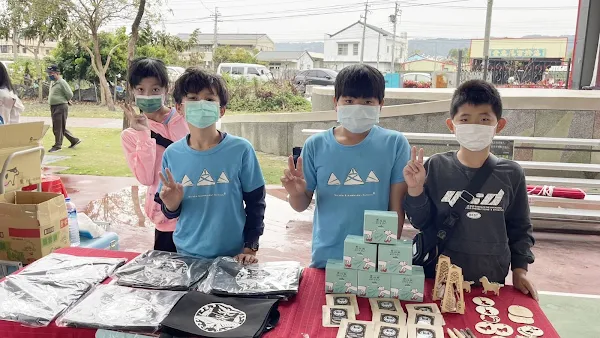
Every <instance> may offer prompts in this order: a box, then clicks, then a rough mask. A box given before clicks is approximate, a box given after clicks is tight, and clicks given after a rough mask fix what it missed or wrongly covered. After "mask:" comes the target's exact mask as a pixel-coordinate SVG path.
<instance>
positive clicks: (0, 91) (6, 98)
mask: <svg viewBox="0 0 600 338" xmlns="http://www.w3.org/2000/svg"><path fill="white" fill-rule="evenodd" d="M24 110H25V106H23V103H22V102H21V100H19V97H18V96H17V94H16V93H15V91H14V89H13V86H12V83H11V81H10V77H9V76H8V71H6V67H4V64H3V63H2V62H0V125H2V124H14V123H19V117H20V116H21V113H22V112H23V111H24Z"/></svg>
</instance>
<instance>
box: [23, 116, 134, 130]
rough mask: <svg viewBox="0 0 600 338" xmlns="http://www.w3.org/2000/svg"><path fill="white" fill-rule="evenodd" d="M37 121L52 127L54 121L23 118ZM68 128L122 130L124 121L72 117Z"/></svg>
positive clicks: (27, 120) (40, 118) (32, 117)
mask: <svg viewBox="0 0 600 338" xmlns="http://www.w3.org/2000/svg"><path fill="white" fill-rule="evenodd" d="M37 121H42V122H44V123H45V124H48V125H52V120H51V119H50V117H40V116H21V122H37ZM67 128H107V129H121V128H123V121H122V120H121V119H106V118H83V117H70V118H69V119H68V120H67Z"/></svg>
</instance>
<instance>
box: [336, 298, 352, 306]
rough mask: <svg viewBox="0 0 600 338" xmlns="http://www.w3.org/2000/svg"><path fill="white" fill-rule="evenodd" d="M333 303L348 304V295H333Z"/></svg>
mask: <svg viewBox="0 0 600 338" xmlns="http://www.w3.org/2000/svg"><path fill="white" fill-rule="evenodd" d="M334 302H335V305H350V298H348V297H335V298H334Z"/></svg>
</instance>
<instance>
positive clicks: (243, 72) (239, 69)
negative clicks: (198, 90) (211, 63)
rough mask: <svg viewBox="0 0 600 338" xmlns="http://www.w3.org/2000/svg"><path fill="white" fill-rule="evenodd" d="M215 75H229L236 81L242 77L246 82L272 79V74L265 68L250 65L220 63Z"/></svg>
mask: <svg viewBox="0 0 600 338" xmlns="http://www.w3.org/2000/svg"><path fill="white" fill-rule="evenodd" d="M217 74H219V75H223V74H229V75H230V76H231V77H233V78H236V79H238V78H242V77H245V78H246V79H248V80H252V79H259V80H262V81H269V80H272V79H273V74H271V71H270V70H269V69H268V68H267V67H265V66H263V65H256V64H252V63H221V64H220V65H219V68H217Z"/></svg>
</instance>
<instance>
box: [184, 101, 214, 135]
mask: <svg viewBox="0 0 600 338" xmlns="http://www.w3.org/2000/svg"><path fill="white" fill-rule="evenodd" d="M183 107H184V111H185V120H186V121H187V122H188V123H189V124H191V125H192V126H194V127H196V128H200V129H204V128H207V127H210V126H212V125H213V124H215V123H217V121H218V120H219V117H221V109H220V108H219V104H218V103H217V102H211V101H205V100H202V101H186V102H185V103H184V104H183Z"/></svg>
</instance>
